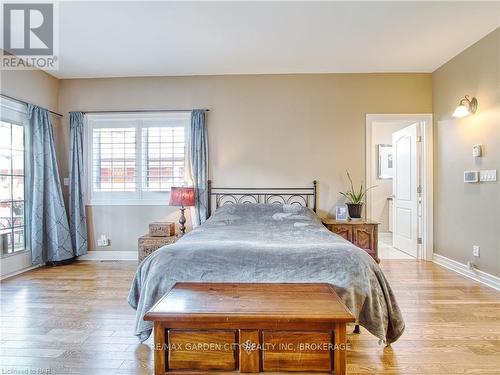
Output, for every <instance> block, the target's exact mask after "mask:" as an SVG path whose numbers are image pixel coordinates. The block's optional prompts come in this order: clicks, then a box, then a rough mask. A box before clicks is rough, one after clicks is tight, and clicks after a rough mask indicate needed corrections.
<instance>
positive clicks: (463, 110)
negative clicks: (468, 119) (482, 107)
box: [453, 104, 470, 117]
mask: <svg viewBox="0 0 500 375" xmlns="http://www.w3.org/2000/svg"><path fill="white" fill-rule="evenodd" d="M468 115H470V112H469V108H467V107H466V106H464V105H463V104H460V105H459V106H458V107H457V108H455V112H453V117H465V116H468Z"/></svg>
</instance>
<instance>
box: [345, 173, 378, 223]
mask: <svg viewBox="0 0 500 375" xmlns="http://www.w3.org/2000/svg"><path fill="white" fill-rule="evenodd" d="M346 173H347V178H348V179H349V183H350V185H351V187H350V189H349V190H347V191H346V192H342V191H341V192H340V194H342V195H343V196H344V197H346V199H347V202H346V205H347V209H348V210H349V217H350V218H351V220H360V219H361V211H362V210H363V198H364V197H365V194H366V192H367V191H368V190H370V189H373V188H374V187H375V186H370V187H369V188H368V189H363V183H361V186H360V188H359V191H358V190H356V189H354V184H353V183H352V178H351V175H350V174H349V171H346Z"/></svg>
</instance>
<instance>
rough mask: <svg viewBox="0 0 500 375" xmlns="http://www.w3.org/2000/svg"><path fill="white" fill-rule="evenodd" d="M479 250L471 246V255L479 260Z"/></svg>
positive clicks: (475, 246) (477, 247)
mask: <svg viewBox="0 0 500 375" xmlns="http://www.w3.org/2000/svg"><path fill="white" fill-rule="evenodd" d="M480 250H481V249H480V247H479V246H477V245H474V246H472V255H474V256H475V257H478V258H479V254H480Z"/></svg>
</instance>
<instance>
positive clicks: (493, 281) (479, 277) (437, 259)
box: [432, 253, 500, 290]
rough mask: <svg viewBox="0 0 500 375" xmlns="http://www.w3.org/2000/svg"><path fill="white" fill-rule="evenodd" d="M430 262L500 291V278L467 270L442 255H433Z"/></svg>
mask: <svg viewBox="0 0 500 375" xmlns="http://www.w3.org/2000/svg"><path fill="white" fill-rule="evenodd" d="M432 261H433V262H434V263H436V264H439V265H440V266H442V267H445V268H448V269H449V270H452V271H455V272H457V273H459V274H461V275H463V276H466V277H468V278H470V279H472V280H474V281H477V282H480V283H481V284H484V285H487V286H489V287H490V288H493V289H496V290H500V277H497V276H494V275H491V274H489V273H486V272H484V271H481V270H478V269H475V268H474V269H472V270H471V269H469V267H467V265H465V264H463V263H460V262H457V261H456V260H453V259H450V258H447V257H444V256H442V255H439V254H436V253H434V256H433V257H432Z"/></svg>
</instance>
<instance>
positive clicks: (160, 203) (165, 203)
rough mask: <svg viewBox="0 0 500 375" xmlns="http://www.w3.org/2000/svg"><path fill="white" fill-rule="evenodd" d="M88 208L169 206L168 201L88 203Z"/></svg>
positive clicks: (106, 201)
mask: <svg viewBox="0 0 500 375" xmlns="http://www.w3.org/2000/svg"><path fill="white" fill-rule="evenodd" d="M86 206H89V207H92V206H168V199H161V200H105V201H92V202H87V204H86Z"/></svg>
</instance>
